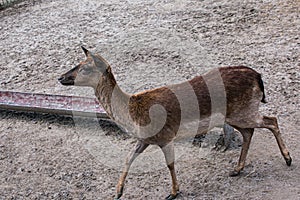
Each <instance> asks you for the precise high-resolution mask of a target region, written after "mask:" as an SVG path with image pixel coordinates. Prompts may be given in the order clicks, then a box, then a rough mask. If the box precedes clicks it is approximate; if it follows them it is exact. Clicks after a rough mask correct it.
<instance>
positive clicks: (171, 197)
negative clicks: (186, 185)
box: [166, 192, 179, 200]
mask: <svg viewBox="0 0 300 200" xmlns="http://www.w3.org/2000/svg"><path fill="white" fill-rule="evenodd" d="M178 194H179V192H177V193H176V194H175V195H174V194H170V195H169V196H167V197H166V200H172V199H176V198H177V196H178Z"/></svg>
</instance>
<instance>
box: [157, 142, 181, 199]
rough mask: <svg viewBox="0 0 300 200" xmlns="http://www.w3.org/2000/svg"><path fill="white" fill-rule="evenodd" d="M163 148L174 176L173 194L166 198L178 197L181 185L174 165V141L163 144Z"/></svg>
mask: <svg viewBox="0 0 300 200" xmlns="http://www.w3.org/2000/svg"><path fill="white" fill-rule="evenodd" d="M161 149H162V151H163V153H164V156H165V159H166V162H167V166H168V169H169V170H170V174H171V177H172V191H171V194H170V195H169V196H168V197H167V198H166V200H172V199H176V197H177V195H178V192H179V185H178V182H177V178H176V172H175V166H174V161H175V153H174V143H173V142H170V143H169V144H167V145H165V146H162V147H161Z"/></svg>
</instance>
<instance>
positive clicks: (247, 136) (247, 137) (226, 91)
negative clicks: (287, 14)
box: [58, 47, 292, 200]
mask: <svg viewBox="0 0 300 200" xmlns="http://www.w3.org/2000/svg"><path fill="white" fill-rule="evenodd" d="M82 50H83V52H84V54H85V56H86V59H85V60H84V61H82V62H80V63H79V64H78V65H77V66H75V67H74V68H73V69H71V70H70V71H68V72H66V73H64V74H62V75H61V76H60V77H59V78H58V81H59V82H60V83H61V84H62V85H65V86H82V87H92V88H93V89H94V92H95V95H96V97H97V98H98V100H99V102H100V104H101V105H102V107H103V108H104V109H105V111H106V112H107V115H108V116H109V118H110V119H111V120H113V121H114V122H116V124H118V125H119V126H121V127H123V128H124V129H125V130H126V131H128V132H129V133H131V134H132V135H133V136H134V137H135V138H136V140H137V141H136V144H135V146H134V148H133V149H132V151H131V152H130V153H129V155H128V156H127V158H126V160H125V164H124V169H123V171H122V174H121V176H120V178H119V181H118V183H117V186H116V196H115V199H120V198H121V196H122V195H123V191H124V185H125V179H126V177H127V175H128V172H129V169H130V166H131V164H132V163H133V161H134V160H135V159H136V158H137V157H138V155H140V154H141V153H142V152H143V151H144V150H145V149H146V148H147V147H148V146H149V145H157V146H159V147H160V149H161V150H162V152H163V154H164V157H165V161H166V164H167V167H168V169H169V172H170V175H171V180H172V188H171V193H170V194H169V195H168V196H167V197H166V199H167V200H171V199H176V197H178V194H180V190H179V183H178V180H177V177H176V173H175V153H174V142H175V141H177V140H179V139H182V138H185V137H191V136H195V135H196V134H206V133H207V132H208V131H209V130H211V129H212V128H214V127H215V126H218V125H222V124H228V125H229V126H231V127H233V128H234V129H236V130H237V131H239V132H240V133H241V135H242V139H243V142H242V148H241V153H240V156H239V160H238V163H237V165H236V166H235V167H234V169H233V170H232V171H230V173H229V176H238V175H239V174H240V173H241V171H242V170H243V169H244V167H245V162H246V157H247V153H248V149H249V146H250V142H251V138H252V135H253V133H254V129H255V128H266V129H269V130H270V131H271V132H272V133H273V135H274V136H275V139H276V141H277V144H278V146H279V149H280V152H281V154H282V156H283V158H284V159H285V162H286V164H287V166H291V163H292V158H291V156H290V153H289V151H288V149H287V147H286V145H285V143H284V141H283V139H282V136H281V132H280V130H279V126H278V122H277V118H276V117H273V116H264V115H262V114H261V113H260V111H259V105H260V103H266V100H265V98H266V96H265V91H264V84H263V81H262V77H261V74H260V73H258V72H256V71H255V70H254V69H252V68H250V67H246V66H227V67H217V68H215V69H212V70H210V71H208V72H206V73H204V74H203V75H198V76H195V77H194V78H193V79H191V80H188V81H185V82H182V83H177V84H173V85H167V86H162V87H158V88H154V89H150V90H145V91H142V92H138V93H134V94H130V93H127V92H124V91H123V90H122V89H121V88H120V86H119V85H118V84H117V81H116V79H115V76H114V74H113V72H112V68H111V66H110V64H109V63H108V62H107V61H106V60H105V59H104V58H103V57H102V56H100V55H99V54H97V53H93V52H91V51H89V50H87V49H86V48H84V47H82Z"/></svg>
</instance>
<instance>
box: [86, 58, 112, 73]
mask: <svg viewBox="0 0 300 200" xmlns="http://www.w3.org/2000/svg"><path fill="white" fill-rule="evenodd" d="M90 55H91V57H92V59H93V61H94V63H95V65H96V67H97V68H98V69H99V70H100V71H101V72H102V73H103V72H105V71H106V69H107V68H108V67H109V65H108V63H107V62H106V61H104V59H103V60H102V59H101V58H99V57H98V56H95V55H94V54H92V53H90Z"/></svg>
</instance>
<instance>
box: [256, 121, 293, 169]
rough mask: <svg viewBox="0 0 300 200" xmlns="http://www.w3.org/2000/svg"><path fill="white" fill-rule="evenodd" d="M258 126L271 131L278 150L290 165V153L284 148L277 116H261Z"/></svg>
mask: <svg viewBox="0 0 300 200" xmlns="http://www.w3.org/2000/svg"><path fill="white" fill-rule="evenodd" d="M259 128H267V129H269V130H270V131H272V133H273V135H274V136H275V138H276V141H277V144H278V146H279V149H280V152H281V154H282V156H283V158H284V159H285V162H286V164H287V165H288V166H291V164H292V158H291V156H290V153H289V151H288V149H287V148H286V146H285V144H284V142H283V139H282V137H281V133H280V130H279V127H278V123H277V118H276V117H268V116H263V117H262V121H261V123H260V124H259Z"/></svg>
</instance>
